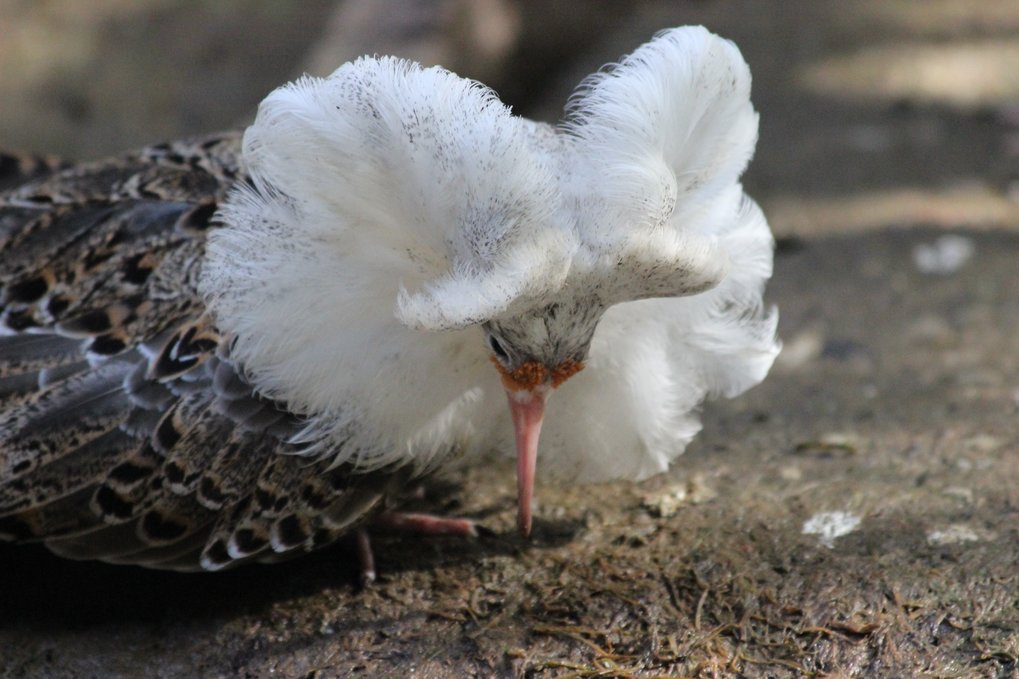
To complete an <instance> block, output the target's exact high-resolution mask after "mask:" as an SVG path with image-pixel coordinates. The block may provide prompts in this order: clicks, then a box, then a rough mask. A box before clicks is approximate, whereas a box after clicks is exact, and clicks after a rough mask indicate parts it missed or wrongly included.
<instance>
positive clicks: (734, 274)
mask: <svg viewBox="0 0 1019 679" xmlns="http://www.w3.org/2000/svg"><path fill="white" fill-rule="evenodd" d="M749 84H750V80H749V72H748V71H747V69H746V65H745V64H744V63H743V61H742V59H741V57H740V56H739V53H738V51H737V50H736V49H735V47H734V46H732V45H731V44H730V43H727V42H725V41H723V40H721V39H719V38H717V37H715V36H713V35H711V34H710V33H708V32H707V31H704V30H703V29H697V28H686V29H674V30H672V31H668V32H665V33H663V34H662V35H660V36H659V37H657V38H656V39H655V40H654V41H652V42H651V43H648V44H647V45H645V46H644V47H642V48H641V49H640V50H638V51H637V52H636V53H635V54H634V55H631V57H629V58H628V59H627V60H625V61H624V62H623V63H622V64H621V65H619V66H618V67H617V68H616V69H614V70H613V71H611V72H609V73H605V74H600V75H598V76H595V77H594V78H593V79H591V80H590V81H588V82H587V83H586V84H585V85H584V87H583V88H582V89H581V91H580V92H579V94H578V95H577V97H576V98H575V100H574V102H573V105H572V108H571V112H570V114H569V116H568V117H567V120H566V122H565V123H564V124H562V125H560V126H559V127H552V126H548V125H544V124H539V123H534V122H531V121H527V120H524V119H521V118H516V117H513V116H511V115H510V114H509V111H508V110H507V109H506V108H505V107H504V106H503V105H502V104H501V103H500V102H498V100H497V99H496V98H495V96H494V94H493V93H491V92H490V91H489V90H486V89H484V88H483V87H481V86H479V85H477V84H476V83H471V82H469V81H465V80H462V79H460V78H457V77H456V76H454V75H452V74H450V73H448V72H446V71H443V70H441V69H422V68H420V67H418V66H416V65H414V64H410V63H407V62H402V61H399V60H395V59H387V58H383V59H362V60H359V61H357V62H354V63H352V64H347V65H345V66H343V67H342V68H341V69H340V70H338V71H337V72H336V73H335V74H333V75H332V76H330V77H329V78H327V79H312V78H306V79H303V80H301V81H298V82H297V83H294V84H292V85H289V86H286V87H283V88H280V89H279V90H277V91H276V92H274V93H272V94H271V95H270V96H269V97H268V98H267V99H266V100H265V102H263V104H262V106H261V108H260V111H259V116H258V119H257V120H256V122H255V124H254V125H253V126H252V127H251V128H249V129H248V131H247V133H246V134H245V137H244V139H243V141H242V140H241V139H240V138H239V136H237V135H225V136H220V137H210V138H207V139H200V140H193V141H189V142H179V143H176V144H169V145H162V146H158V147H152V148H150V149H147V150H145V151H143V152H141V153H140V154H136V155H132V156H126V157H124V158H121V159H118V160H114V161H109V162H105V163H98V164H94V165H90V166H82V167H78V168H71V169H67V170H62V171H56V170H54V171H53V172H52V174H49V175H45V173H42V174H43V175H44V176H42V177H41V178H39V177H37V178H35V179H33V180H32V181H30V182H28V183H25V184H23V185H22V186H19V187H17V188H15V189H13V190H10V191H9V192H7V193H6V194H2V198H0V201H2V202H0V285H2V292H0V294H2V297H0V305H2V309H3V316H2V322H3V325H4V327H5V328H6V331H5V332H6V333H7V334H6V335H5V336H4V335H0V408H2V415H0V538H7V539H16V540H42V541H44V542H45V544H46V545H47V546H49V547H50V548H51V549H52V550H53V551H55V552H56V553H58V554H63V555H66V556H70V557H75V558H100V559H104V560H107V561H113V562H128V563H140V564H143V565H148V566H153V567H162V568H178V569H192V568H199V567H202V568H206V569H218V568H223V567H226V566H230V565H234V564H237V563H243V562H245V561H249V560H272V559H276V558H281V557H285V556H288V555H292V554H295V553H300V552H302V551H304V550H308V549H313V548H315V547H318V546H321V545H324V544H328V543H329V542H332V541H333V540H335V539H336V538H338V537H340V536H342V535H344V534H346V533H348V532H350V531H351V530H353V529H355V528H357V527H358V526H360V525H361V524H362V522H364V521H365V520H367V519H368V518H370V517H371V516H373V515H375V514H377V513H379V512H381V511H383V510H385V509H386V508H387V507H389V506H390V505H392V504H393V503H394V502H395V501H396V500H397V499H398V498H399V495H400V493H401V492H402V491H403V490H404V489H406V488H407V487H408V486H409V485H410V484H414V483H417V482H418V481H419V480H420V479H422V478H424V477H426V476H427V475H429V474H430V473H432V472H433V471H434V470H436V469H438V468H440V467H442V466H444V465H446V464H449V463H450V462H451V461H453V460H457V459H462V458H469V457H470V456H472V455H476V454H479V453H485V452H487V451H491V450H506V449H513V448H514V444H515V447H516V450H517V454H518V473H519V478H520V498H521V528H522V529H523V530H524V531H525V532H526V531H527V530H529V527H530V513H529V506H530V505H529V503H530V490H531V485H532V483H533V475H534V473H535V472H534V469H535V463H536V459H537V462H538V463H539V464H540V467H539V469H540V470H541V471H542V472H543V473H549V474H551V475H554V476H558V477H561V478H567V479H577V480H584V481H593V480H606V479H614V478H629V479H639V478H644V477H647V476H650V475H652V474H654V473H657V472H660V471H662V470H664V469H666V468H667V467H668V465H669V463H670V462H671V460H672V459H673V458H674V457H675V456H676V455H678V454H679V453H680V452H682V450H683V448H684V446H685V445H686V443H687V442H688V441H689V440H690V439H691V438H692V437H693V435H694V434H695V433H696V431H697V430H698V429H699V422H698V420H697V418H696V416H695V415H694V414H693V413H694V411H695V409H696V408H697V406H698V405H699V403H700V402H701V401H702V400H703V399H704V398H705V397H708V396H712V395H734V394H737V393H740V392H741V391H743V390H745V389H746V388H749V387H750V386H752V385H753V384H755V383H757V382H758V381H760V380H761V379H762V378H763V377H764V375H765V374H766V372H767V370H768V368H769V367H770V365H771V362H772V360H773V359H774V356H775V354H776V353H777V350H778V345H777V342H776V341H775V338H774V329H775V320H776V319H775V314H774V313H765V312H764V311H763V310H762V305H761V292H762V289H763V286H764V283H765V281H766V280H767V278H768V277H769V275H770V272H771V235H770V232H769V230H768V227H767V224H766V222H765V221H764V218H763V216H762V215H761V213H760V211H759V210H758V209H757V208H756V206H755V205H753V203H752V202H751V201H749V199H747V198H746V197H745V196H744V195H743V192H742V189H741V187H740V185H739V183H738V178H739V175H740V174H741V172H742V170H743V168H744V166H745V165H746V163H747V161H748V160H749V157H750V155H751V154H752V151H753V145H754V143H755V140H756V129H757V127H756V123H757V118H756V114H755V113H754V112H753V109H752V107H751V106H750V103H749ZM493 363H494V364H495V369H493V365H492V364H493ZM567 380H568V381H567ZM560 385H562V386H561V388H558V387H560ZM553 390H555V391H556V393H555V396H554V397H549V395H550V394H551V393H552V391H553ZM507 396H508V397H509V403H510V414H507V413H506V408H505V403H506V400H507ZM546 399H547V408H546ZM543 422H544V424H543ZM542 426H543V427H544V431H543V433H542V437H543V438H542V452H541V455H540V457H537V458H536V456H537V443H538V432H539V429H541V428H542ZM525 506H526V507H525Z"/></svg>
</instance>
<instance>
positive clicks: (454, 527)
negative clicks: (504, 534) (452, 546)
mask: <svg viewBox="0 0 1019 679" xmlns="http://www.w3.org/2000/svg"><path fill="white" fill-rule="evenodd" d="M369 525H370V527H371V528H380V529H382V530H384V531H390V532H400V533H412V534H414V535H426V536H446V535H451V536H453V537H460V538H476V537H478V536H479V535H491V534H492V531H491V530H490V529H488V528H485V527H484V526H482V525H481V524H479V523H475V522H474V521H471V520H470V519H448V518H446V517H443V516H433V515H431V514H417V513H413V512H383V513H382V514H379V515H378V516H376V517H375V518H374V519H373V520H372V521H371V523H370V524H369ZM354 549H355V550H356V552H357V562H358V566H359V568H360V571H361V585H362V586H365V587H367V586H368V585H370V584H372V583H373V582H375V576H376V572H375V553H374V552H373V551H372V544H371V538H369V537H368V528H363V527H362V528H358V529H357V530H356V531H355V532H354Z"/></svg>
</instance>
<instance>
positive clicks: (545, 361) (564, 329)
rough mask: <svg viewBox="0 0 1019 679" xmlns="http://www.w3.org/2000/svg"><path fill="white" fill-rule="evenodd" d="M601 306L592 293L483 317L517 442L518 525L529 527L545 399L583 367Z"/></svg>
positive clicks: (528, 529) (527, 529) (525, 529)
mask: <svg viewBox="0 0 1019 679" xmlns="http://www.w3.org/2000/svg"><path fill="white" fill-rule="evenodd" d="M603 312H604V307H603V306H602V305H601V303H600V301H599V300H597V299H594V298H587V299H577V300H571V301H570V303H567V304H563V303H560V302H553V303H551V304H547V305H542V306H540V307H538V308H535V309H532V310H530V311H528V312H526V313H523V314H519V315H516V316H511V317H508V318H504V319H499V320H492V321H488V322H486V323H484V324H483V325H482V328H483V329H484V332H485V341H486V343H487V344H488V348H489V350H490V351H491V361H492V363H493V364H494V365H495V369H496V370H497V371H498V372H499V375H500V377H501V378H502V384H503V387H505V389H506V396H507V400H508V401H509V407H510V414H511V416H512V419H513V432H514V438H515V440H516V448H517V496H518V497H517V500H518V503H517V507H518V513H517V525H518V527H519V529H520V532H521V533H522V534H523V535H525V536H526V535H528V534H529V533H530V532H531V498H532V495H533V492H534V470H535V465H536V462H537V459H538V436H539V434H540V432H541V423H542V420H543V419H544V415H545V400H546V399H547V398H548V397H549V395H550V394H551V393H552V391H553V390H554V389H556V388H557V387H559V385H561V384H562V383H563V382H565V381H566V380H568V379H569V378H570V377H572V376H573V375H575V374H577V373H578V372H580V371H581V370H583V368H584V361H585V360H586V359H587V352H588V350H589V349H590V347H591V339H592V338H593V337H594V330H595V327H596V326H597V324H598V320H599V319H600V318H601V315H602V313H603Z"/></svg>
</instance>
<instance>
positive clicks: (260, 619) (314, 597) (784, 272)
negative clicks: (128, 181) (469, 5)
mask: <svg viewBox="0 0 1019 679" xmlns="http://www.w3.org/2000/svg"><path fill="white" fill-rule="evenodd" d="M13 4H15V5H19V6H22V7H28V6H29V5H31V3H28V4H24V3H13ZM57 4H59V3H57ZM154 4H155V5H160V6H161V7H163V11H169V10H166V9H165V8H166V7H168V6H170V5H172V3H165V2H164V3H154ZM236 4H241V3H236ZM438 4H442V3H438ZM446 4H449V3H446ZM479 4H480V5H499V3H493V2H489V3H479ZM349 5H351V6H355V5H357V3H356V2H350V3H349ZM566 5H567V3H549V6H551V7H554V8H558V9H559V10H561V11H560V13H559V14H560V15H559V16H558V17H557V16H542V17H541V20H538V19H535V18H534V17H533V16H532V17H531V18H530V19H526V18H525V19H520V18H519V17H518V18H517V23H516V24H512V21H510V19H512V16H510V19H506V16H503V15H499V16H502V18H503V19H504V20H506V21H510V23H511V26H510V29H507V30H509V31H510V34H511V35H515V36H516V37H515V38H514V39H516V40H518V41H524V44H527V45H530V48H529V50H525V51H524V52H521V51H520V50H519V49H518V50H517V52H515V53H512V54H511V55H510V56H506V57H505V58H504V62H500V63H502V64H503V66H504V68H503V71H502V72H503V73H504V77H505V78H507V79H512V80H514V81H515V82H520V78H523V77H524V75H521V72H527V69H526V68H525V67H526V66H527V65H528V64H529V63H534V62H535V61H536V60H539V59H537V57H536V56H535V55H539V56H547V55H548V54H551V53H553V52H554V51H555V50H554V49H553V47H554V46H555V45H557V44H558V45H559V47H558V49H560V50H566V49H567V47H564V46H568V47H569V50H570V51H569V53H568V54H563V55H559V56H560V57H561V61H562V63H561V65H560V66H559V67H558V68H556V69H550V70H549V69H546V70H543V71H541V77H540V79H539V80H540V87H538V86H535V88H534V90H533V91H530V92H528V90H527V88H526V87H523V86H522V85H519V84H518V85H517V86H516V87H517V91H518V92H523V93H526V94H527V96H526V97H524V95H523V94H521V95H520V96H521V97H522V98H521V99H520V100H519V101H520V104H519V106H520V108H522V109H524V110H528V111H530V112H537V113H538V114H541V113H542V112H544V113H545V114H546V115H551V113H549V112H550V111H552V110H554V107H555V106H558V105H559V104H560V103H561V100H562V96H563V92H564V91H565V88H566V83H568V82H573V81H575V79H576V77H577V76H578V75H579V74H582V73H584V72H586V71H588V70H590V68H591V67H592V64H593V65H597V64H599V63H601V62H604V61H606V60H608V59H610V58H613V57H614V56H616V55H618V54H619V53H620V52H623V51H626V50H627V49H631V48H632V47H633V46H635V45H636V44H637V43H639V42H640V41H641V40H643V39H644V38H645V37H646V36H648V35H649V34H650V33H651V32H652V31H653V30H654V29H656V28H659V27H663V26H667V25H674V24H678V23H701V22H703V23H706V24H707V25H708V26H709V27H711V28H713V29H714V30H716V31H717V32H720V33H723V34H725V35H728V36H730V37H733V38H734V39H735V40H736V41H737V42H738V43H739V44H740V46H741V48H742V49H743V51H744V53H745V55H746V56H747V58H748V61H749V62H750V64H751V67H752V69H753V71H754V77H755V101H756V103H757V105H758V108H759V109H760V110H761V112H762V133H761V145H760V148H759V152H758V155H757V158H756V160H755V161H754V164H753V166H752V168H751V170H750V173H749V174H748V177H747V184H748V187H749V189H750V190H751V191H752V192H753V193H754V194H755V196H757V197H758V198H759V199H760V200H761V202H762V203H763V205H764V206H765V208H766V212H768V214H769V215H770V216H771V220H772V223H773V226H774V228H775V230H776V233H777V234H778V235H779V237H780V247H779V252H778V255H777V257H776V274H775V278H774V281H773V283H772V285H771V287H770V289H769V299H770V301H771V302H773V303H775V304H777V305H778V306H779V308H780V310H781V319H782V320H781V324H780V332H781V335H782V337H783V338H784V340H785V345H786V349H785V351H784V352H783V355H782V357H781V358H780V360H779V363H778V364H777V365H776V368H775V370H774V371H773V373H772V375H771V376H770V377H769V378H768V380H767V381H766V382H765V383H764V384H762V385H761V386H760V387H758V388H756V389H754V390H753V391H751V392H750V393H749V394H747V395H745V396H744V397H741V398H739V399H737V400H735V401H731V402H726V403H716V404H711V405H709V406H708V407H707V408H706V409H705V411H704V422H705V429H704V432H703V434H702V435H701V437H700V438H699V439H698V440H697V441H696V442H695V444H694V445H692V446H691V448H690V449H689V451H688V452H687V454H686V455H684V456H683V457H682V458H681V459H680V461H679V464H678V465H677V467H676V469H675V470H674V472H673V473H672V474H671V475H670V476H669V477H667V478H658V479H654V480H653V481H651V482H648V483H645V484H641V485H630V484H614V485H607V486H598V487H583V488H569V489H561V488H559V489H557V488H552V487H543V488H541V489H540V490H539V495H538V502H539V508H538V520H537V524H536V535H535V537H534V539H533V540H532V541H531V542H530V543H524V542H522V541H520V540H518V539H517V538H515V537H514V536H513V533H512V524H513V511H514V505H513V497H512V494H513V476H512V470H511V468H510V467H509V466H508V465H502V466H498V465H497V466H488V467H485V468H483V469H475V470H472V471H471V472H470V474H469V476H468V478H467V479H466V481H464V482H463V483H462V484H459V485H457V486H456V487H454V488H453V489H452V490H453V492H452V495H449V494H448V493H447V492H443V493H436V496H437V497H442V498H449V497H453V498H454V500H453V501H452V502H446V504H445V506H443V505H439V507H440V508H443V509H445V510H446V511H448V512H451V513H454V514H458V515H464V516H472V517H478V518H481V519H482V520H483V521H484V522H485V524H486V525H488V526H489V527H491V528H493V529H495V530H496V531H497V532H498V533H499V537H495V538H486V539H482V540H477V541H473V542H469V543H466V544H465V543H462V542H457V541H450V540H432V541H417V540H415V541H407V540H397V539H395V538H390V539H386V538H379V539H377V541H376V547H377V554H378V558H379V570H380V572H381V573H382V575H381V578H380V581H379V582H378V583H377V584H376V585H375V586H374V587H372V588H370V589H368V590H361V589H359V588H358V587H357V586H356V584H355V572H354V568H353V566H352V564H351V563H350V560H349V558H348V552H347V551H345V549H344V548H343V547H342V546H340V547H337V548H335V549H330V550H328V551H326V552H323V553H320V554H316V555H313V556H311V557H308V558H305V559H302V560H299V561H296V562H292V563H289V564H284V565H281V566H275V567H253V568H248V569H242V570H239V571H237V572H233V573H226V574H219V575H194V576H192V575H188V576H184V575H175V574H166V573H155V572H147V571H143V570H138V569H131V568H113V567H107V566H103V565H99V564H81V563H71V562H65V561H60V560H58V559H55V558H52V557H50V556H48V555H47V554H46V553H44V552H42V551H41V550H35V549H31V548H15V547H4V548H3V549H2V550H0V573H2V574H3V577H2V578H0V659H2V661H0V676H8V677H34V676H53V677H64V676H74V677H149V676H162V677H190V676H203V677H205V676H209V677H215V676H224V677H233V676H251V677H269V676H284V677H321V678H323V679H325V678H327V677H344V676H352V675H355V676H356V675H361V676H373V677H376V676H378V677H408V676H416V677H462V676H481V677H487V676H536V677H545V676H549V677H551V676H579V677H594V676H647V677H657V676H699V677H730V676H751V677H798V676H832V677H910V676H931V677H1013V676H1017V674H1019V668H1017V657H1019V568H1017V566H1016V564H1017V563H1019V414H1017V398H1019V391H1017V390H1019V267H1017V265H1016V263H1017V261H1019V202H1017V200H1019V199H1017V197H1016V196H1017V194H1019V189H1017V184H1016V182H1017V181H1019V169H1017V163H1019V136H1017V135H1019V109H1017V106H1019V85H1017V84H1016V83H1015V81H1014V78H1016V77H1019V76H1017V75H1016V74H1017V73H1019V70H1016V69H1014V68H1008V67H1007V64H1008V63H1012V64H1013V65H1014V64H1015V63H1017V62H1016V61H1015V54H1016V50H1017V48H1019V37H1017V36H1019V6H1016V4H1015V3H1014V2H994V1H991V0H981V1H972V0H965V1H962V2H951V1H949V0H928V1H927V2H924V3H915V2H900V1H879V0H875V1H873V2H870V1H861V2H857V3H839V2H819V1H815V0H804V1H803V2H793V1H783V2H759V3H758V2H755V3H743V2H735V1H733V2H726V1H722V0H718V1H712V0H705V1H703V2H691V3H665V2H646V3H636V4H635V5H634V6H635V7H636V9H633V10H630V11H627V12H621V11H619V10H618V9H615V6H614V5H612V3H590V4H588V5H587V6H588V7H593V8H594V9H589V10H585V11H586V12H587V13H586V14H585V13H584V12H579V13H578V14H574V15H571V14H570V13H569V12H567V9H566ZM921 5H922V9H919V8H920V6H921ZM309 11H310V10H309ZM493 11H496V10H493ZM323 12H324V10H323ZM511 14H512V13H510V15H511ZM323 16H324V14H323ZM563 16H566V17H571V16H573V17H574V18H578V21H580V20H582V21H583V22H588V23H587V24H586V25H585V26H583V27H581V28H583V30H581V28H577V27H574V28H573V29H572V31H571V30H566V29H563V28H562V25H563V24H564V23H565V24H569V23H570V22H569V21H568V20H566V19H563ZM341 18H342V17H341ZM599 22H600V23H599ZM338 23H339V25H346V24H344V23H343V22H342V21H340V22H338ZM316 25H317V24H316ZM536 27H537V28H536ZM541 27H544V30H545V32H546V33H552V34H554V35H556V36H559V42H558V43H557V42H556V41H555V40H552V39H550V38H549V37H548V36H547V35H546V34H545V33H542V28H541ZM511 29H512V30H511ZM514 31H516V32H515V33H514ZM325 32H326V33H327V34H328V32H329V31H325ZM285 33H286V31H281V34H285ZM360 34H362V35H366V34H367V32H365V31H361V32H360ZM578 34H583V35H584V36H585V39H584V40H581V39H579V38H577V37H576V36H577V35H578ZM317 37H319V36H316V38H317ZM323 39H328V35H326V36H325V37H323ZM414 39H415V40H419V39H420V36H419V35H415V36H414ZM527 41H529V42H527ZM8 44H10V43H8ZM578 45H586V47H584V48H581V47H578ZM380 51H389V50H383V49H382V48H380ZM511 52H512V51H511ZM170 54H171V55H172V51H171V52H170ZM514 55H515V56H514ZM497 56H498V55H496V57H497ZM496 57H493V59H495V61H496V62H498V58H496ZM567 57H569V58H567ZM169 58H170V57H169V56H167V59H169ZM539 61H540V60H539ZM1003 61H1004V63H1005V66H1003V65H1002V62H1003ZM556 63H559V62H558V61H557V62H556ZM295 68H296V66H295ZM492 68H494V67H492ZM932 69H933V70H932ZM283 70H284V71H285V70H286V68H283ZM506 74H509V75H506ZM511 76H512V78H511ZM284 77H286V76H285V75H284ZM507 88H509V89H512V88H511V87H510V86H509V85H507ZM138 96H139V97H141V96H143V95H142V94H139V95H138ZM257 96H258V95H255V98H256V100H257ZM5 98H6V101H5V106H6V102H9V101H11V99H10V97H7V96H6V95H5ZM553 102H555V103H553ZM231 115H234V114H231ZM236 115H237V116H241V115H243V111H240V110H239V111H238V112H237V113H236ZM40 134H41V133H40ZM26 138H27V137H26ZM0 145H7V146H12V145H16V144H6V143H4V144H0ZM36 150H49V151H60V150H64V149H62V148H57V147H53V148H49V149H47V148H36ZM111 150H112V149H111ZM946 234H949V235H953V236H961V239H959V238H956V239H954V240H953V239H951V238H950V239H948V240H945V239H944V238H943V237H944V236H945V235H946ZM953 255H955V256H957V261H954V262H953V261H952V256H953ZM967 255H968V256H967ZM939 256H940V259H939ZM931 260H934V262H933V268H934V269H935V271H931V268H932V265H931ZM939 262H940V267H939V266H938V265H939ZM826 521H827V524H826V523H825V522H826ZM825 525H827V526H829V531H830V532H829V533H827V534H824V533H823V532H822V533H821V534H817V533H816V532H811V531H818V530H820V531H823V527H824V526H825ZM838 529H841V530H842V531H844V534H842V535H837V533H839V530H838Z"/></svg>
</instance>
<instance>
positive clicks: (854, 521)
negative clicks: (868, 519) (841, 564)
mask: <svg viewBox="0 0 1019 679" xmlns="http://www.w3.org/2000/svg"><path fill="white" fill-rule="evenodd" d="M860 521H861V519H860V517H859V516H856V515H855V514H850V513H849V512H842V511H835V512H819V513H817V514H814V515H813V516H812V517H810V518H809V519H807V520H806V521H805V522H804V523H803V529H802V531H801V532H802V533H803V535H817V536H818V539H819V542H820V543H821V545H822V546H824V547H827V548H828V549H831V548H832V547H834V546H835V539H836V538H840V537H842V536H843V535H849V534H850V533H852V532H853V531H854V530H856V527H857V526H859V525H860Z"/></svg>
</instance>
